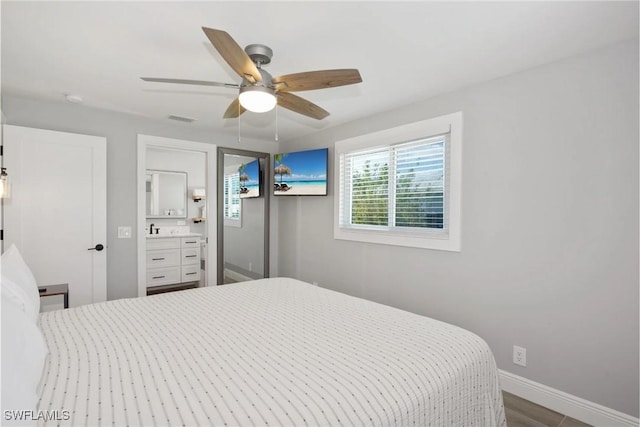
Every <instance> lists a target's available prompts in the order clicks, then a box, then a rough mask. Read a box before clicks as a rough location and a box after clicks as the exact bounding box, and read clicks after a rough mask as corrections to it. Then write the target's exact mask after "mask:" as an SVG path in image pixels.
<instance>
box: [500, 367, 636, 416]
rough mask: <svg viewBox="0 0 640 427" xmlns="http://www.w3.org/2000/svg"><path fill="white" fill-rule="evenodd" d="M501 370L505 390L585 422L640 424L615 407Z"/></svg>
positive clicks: (501, 382)
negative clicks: (590, 400)
mask: <svg viewBox="0 0 640 427" xmlns="http://www.w3.org/2000/svg"><path fill="white" fill-rule="evenodd" d="M499 372H500V384H501V386H502V389H503V390H504V391H506V392H508V393H511V394H515V395H516V396H519V397H522V398H523V399H527V400H529V401H531V402H533V403H537V404H538V405H541V406H544V407H545V408H549V409H551V410H553V411H557V412H560V413H562V414H565V415H568V416H569V417H571V418H575V419H576V420H579V421H582V422H584V423H587V424H591V425H593V426H603V427H604V426H606V427H627V426H628V427H638V425H639V424H640V420H639V419H638V418H635V417H632V416H631V415H627V414H624V413H622V412H620V411H616V410H615V409H611V408H607V407H606V406H602V405H599V404H597V403H593V402H589V401H588V400H585V399H582V398H580V397H577V396H573V395H571V394H568V393H565V392H563V391H560V390H556V389H554V388H551V387H548V386H546V385H544V384H540V383H537V382H535V381H531V380H528V379H526V378H523V377H520V376H518V375H515V374H512V373H510V372H507V371H503V370H501V369H500V370H499Z"/></svg>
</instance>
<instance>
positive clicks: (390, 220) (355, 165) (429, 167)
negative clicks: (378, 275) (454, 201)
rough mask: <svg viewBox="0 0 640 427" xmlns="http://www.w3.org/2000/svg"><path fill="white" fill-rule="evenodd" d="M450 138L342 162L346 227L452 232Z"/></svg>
mask: <svg viewBox="0 0 640 427" xmlns="http://www.w3.org/2000/svg"><path fill="white" fill-rule="evenodd" d="M447 140H448V134H444V135H437V136H434V137H429V138H423V139H419V140H415V141H410V142H405V143H400V144H394V145H391V146H387V147H379V148H375V149H369V150H367V149H364V150H355V151H351V152H347V153H345V154H343V155H342V156H341V158H340V181H341V186H342V195H343V197H342V198H341V202H342V203H341V204H342V206H341V213H340V216H341V223H340V226H341V227H345V228H349V227H352V228H360V229H372V230H394V229H395V230H397V231H403V230H405V231H416V230H419V231H429V232H437V233H441V234H442V233H446V232H447V221H446V197H447V194H446V185H445V184H446V179H447V178H446V174H447V165H446V158H447V156H446V150H447V146H448V143H447Z"/></svg>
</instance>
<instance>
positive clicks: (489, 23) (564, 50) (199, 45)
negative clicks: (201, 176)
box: [1, 0, 638, 139]
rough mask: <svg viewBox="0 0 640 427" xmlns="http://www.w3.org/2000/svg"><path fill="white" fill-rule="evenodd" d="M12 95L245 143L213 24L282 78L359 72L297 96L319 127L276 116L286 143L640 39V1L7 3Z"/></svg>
mask: <svg viewBox="0 0 640 427" xmlns="http://www.w3.org/2000/svg"><path fill="white" fill-rule="evenodd" d="M1 7H2V10H1V13H2V39H1V41H2V74H1V77H2V91H3V94H13V95H19V96H29V97H37V98H46V99H53V100H60V101H61V102H64V101H63V99H64V94H76V95H79V96H81V97H82V98H83V99H84V105H86V106H88V107H96V108H103V109H109V110H116V111H121V112H127V113H134V114H139V115H143V116H146V117H151V118H157V119H159V120H166V117H167V116H168V115H170V114H174V115H179V116H186V117H192V118H195V119H197V121H196V122H195V123H193V124H189V125H187V124H183V125H182V126H198V127H204V128H206V129H211V130H213V131H215V132H225V133H230V134H236V133H237V125H238V123H237V120H236V119H232V120H223V119H222V114H223V113H224V111H225V110H226V108H227V106H228V105H229V103H230V102H231V101H232V100H233V99H234V97H235V96H236V95H237V93H236V91H235V90H233V89H227V88H222V87H196V86H182V85H168V84H160V83H147V82H143V81H142V80H140V79H139V77H141V76H146V77H171V78H184V79H195V80H211V81H219V82H228V83H239V80H240V79H239V77H238V76H237V75H236V74H235V73H234V72H233V71H232V70H231V68H230V67H229V66H228V65H227V63H226V62H224V60H223V59H222V58H221V57H220V55H219V54H218V53H217V52H216V51H215V50H214V49H213V47H212V46H211V45H210V43H209V42H208V40H207V38H206V36H205V35H204V33H203V32H202V30H201V27H203V26H206V27H211V28H216V29H222V30H225V31H227V32H228V33H229V34H231V35H232V36H233V37H234V38H235V40H236V41H237V42H238V44H239V45H240V46H242V47H244V46H246V45H247V44H252V43H262V44H266V45H268V46H270V47H271V48H272V49H273V51H274V56H273V59H272V62H271V64H269V65H267V66H265V69H267V70H268V71H269V72H270V73H271V74H272V75H274V76H278V75H281V74H290V73H295V72H302V71H311V70H319V69H332V68H358V69H359V70H360V73H361V75H362V78H363V83H361V84H358V85H353V86H344V87H338V88H332V89H326V90H319V91H309V92H298V93H297V94H298V95H300V96H303V97H305V98H307V99H309V100H310V101H312V102H314V103H317V104H318V105H319V106H321V107H323V108H325V109H326V110H328V111H329V112H330V113H331V115H330V116H329V117H328V118H326V119H324V120H322V121H316V120H313V119H309V118H307V117H304V116H301V115H299V114H295V113H293V112H291V111H289V110H284V109H279V110H278V113H277V114H278V128H279V135H280V138H281V139H290V138H294V137H297V136H301V135H304V134H308V133H310V132H313V131H314V130H317V129H323V128H327V127H331V126H335V125H337V124H341V123H345V122H348V121H352V120H355V119H358V118H361V117H365V116H368V115H371V114H375V113H379V112H383V111H386V110H390V109H393V108H395V107H399V106H402V105H407V104H410V103H413V102H416V101H420V100H424V99H427V98H429V97H432V96H434V95H437V94H440V93H444V92H449V91H452V90H455V89H458V88H461V87H464V86H468V85H471V84H473V83H477V82H480V81H486V80H489V79H493V78H496V77H500V76H504V75H507V74H511V73H513V72H517V71H520V70H525V69H527V68H531V67H535V66H538V65H542V64H544V63H548V62H551V61H555V60H558V59H561V58H564V57H567V56H571V55H575V54H577V53H581V52H584V51H588V50H591V49H594V48H598V47H601V46H605V45H608V44H611V43H615V42H618V41H622V40H626V39H630V38H634V37H636V38H637V37H638V2H637V1H631V2H612V1H603V2H596V1H589V2H566V1H565V2H479V1H475V2H406V3H404V2H403V3H401V2H271V1H262V2H238V1H236V2H211V1H210V2H148V1H147V2H108V1H107V2H11V1H6V0H5V1H2V3H1ZM275 114H276V113H274V112H270V113H265V114H255V113H245V114H244V115H243V116H242V134H243V135H244V136H248V137H254V138H272V137H273V132H274V130H275V125H274V123H275Z"/></svg>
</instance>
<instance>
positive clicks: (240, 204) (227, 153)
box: [217, 147, 271, 284]
mask: <svg viewBox="0 0 640 427" xmlns="http://www.w3.org/2000/svg"><path fill="white" fill-rule="evenodd" d="M270 177H271V172H270V156H269V154H268V153H261V152H256V151H247V150H237V149H233V148H224V147H220V148H218V268H217V271H218V284H228V283H235V282H241V281H246V280H255V279H262V278H265V277H269V197H270V191H269V189H270V188H269V184H270V182H271V180H270Z"/></svg>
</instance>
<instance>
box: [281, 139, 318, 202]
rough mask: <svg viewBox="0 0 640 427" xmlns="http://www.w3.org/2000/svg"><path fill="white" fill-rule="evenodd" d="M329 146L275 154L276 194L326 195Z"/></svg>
mask: <svg viewBox="0 0 640 427" xmlns="http://www.w3.org/2000/svg"><path fill="white" fill-rule="evenodd" d="M328 154H329V149H328V148H320V149H317V150H307V151H296V152H291V153H282V154H276V155H275V156H273V158H274V161H273V175H274V182H273V195H274V196H326V195H327V166H328V163H327V162H328Z"/></svg>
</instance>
